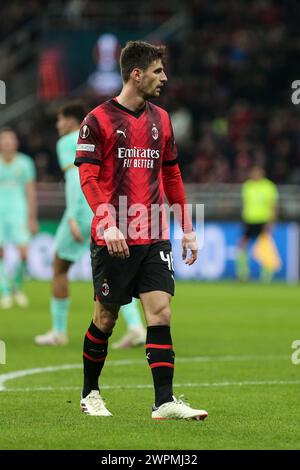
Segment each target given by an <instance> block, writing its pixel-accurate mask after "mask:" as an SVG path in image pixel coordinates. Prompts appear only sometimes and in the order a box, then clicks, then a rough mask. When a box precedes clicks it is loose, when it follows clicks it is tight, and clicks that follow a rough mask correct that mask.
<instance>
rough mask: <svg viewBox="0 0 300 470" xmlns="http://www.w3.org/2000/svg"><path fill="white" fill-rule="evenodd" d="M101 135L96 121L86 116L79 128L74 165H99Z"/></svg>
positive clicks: (94, 117) (90, 116)
mask: <svg viewBox="0 0 300 470" xmlns="http://www.w3.org/2000/svg"><path fill="white" fill-rule="evenodd" d="M102 141H103V135H102V130H101V127H100V124H99V121H98V119H97V118H96V116H95V115H94V114H92V113H90V114H88V115H87V116H86V117H85V118H84V120H83V122H82V123H81V126H80V131H79V137H78V142H77V147H76V158H75V162H74V163H75V165H76V166H79V165H80V164H81V163H93V164H95V165H101V159H102Z"/></svg>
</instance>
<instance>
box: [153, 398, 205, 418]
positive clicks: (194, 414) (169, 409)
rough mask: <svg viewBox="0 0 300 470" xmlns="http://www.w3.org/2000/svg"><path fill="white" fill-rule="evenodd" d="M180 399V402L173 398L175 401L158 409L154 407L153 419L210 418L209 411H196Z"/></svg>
mask: <svg viewBox="0 0 300 470" xmlns="http://www.w3.org/2000/svg"><path fill="white" fill-rule="evenodd" d="M181 398H183V397H182V396H180V397H179V400H176V398H175V397H173V401H170V402H168V403H163V404H162V405H160V406H159V407H158V408H156V407H153V409H152V418H153V419H195V420H198V421H200V420H203V419H205V418H206V417H207V416H208V413H207V411H205V410H194V409H193V408H191V407H190V405H189V404H188V403H186V402H184V401H183V400H182V399H181Z"/></svg>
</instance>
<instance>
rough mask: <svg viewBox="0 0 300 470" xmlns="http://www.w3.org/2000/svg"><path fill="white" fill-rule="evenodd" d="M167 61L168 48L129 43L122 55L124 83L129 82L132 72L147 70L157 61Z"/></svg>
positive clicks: (121, 66)
mask: <svg viewBox="0 0 300 470" xmlns="http://www.w3.org/2000/svg"><path fill="white" fill-rule="evenodd" d="M159 59H160V60H161V61H162V62H163V63H164V62H165V59H166V47H165V46H154V45H153V44H149V43H148V42H144V41H129V42H127V44H126V46H125V47H124V48H123V49H122V51H121V55H120V69H121V74H122V78H123V80H124V82H128V80H129V77H130V74H131V72H132V70H133V69H134V68H135V67H137V68H139V69H141V70H146V69H147V68H148V67H149V65H150V64H151V63H152V62H154V61H155V60H159Z"/></svg>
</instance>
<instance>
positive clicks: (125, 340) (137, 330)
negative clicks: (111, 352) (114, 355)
mask: <svg viewBox="0 0 300 470" xmlns="http://www.w3.org/2000/svg"><path fill="white" fill-rule="evenodd" d="M145 342H146V330H145V328H144V327H143V326H135V327H132V328H128V330H127V332H126V333H125V335H124V336H122V338H121V339H120V340H119V341H117V342H116V343H112V345H111V348H112V349H126V348H132V347H134V346H141V345H144V344H145Z"/></svg>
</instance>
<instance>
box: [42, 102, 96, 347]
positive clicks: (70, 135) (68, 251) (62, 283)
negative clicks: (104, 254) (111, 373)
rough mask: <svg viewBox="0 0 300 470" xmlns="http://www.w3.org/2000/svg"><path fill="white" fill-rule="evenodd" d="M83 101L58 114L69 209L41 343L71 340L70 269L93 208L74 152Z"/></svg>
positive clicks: (77, 256) (60, 235)
mask: <svg viewBox="0 0 300 470" xmlns="http://www.w3.org/2000/svg"><path fill="white" fill-rule="evenodd" d="M85 113H86V111H85V108H84V106H83V105H82V104H81V103H80V102H71V103H68V104H66V105H65V106H63V107H62V108H61V109H60V111H59V113H58V116H57V123H56V127H57V130H58V134H59V136H60V138H59V140H58V141H57V145H56V152H57V156H58V161H59V166H60V168H61V170H62V171H63V172H64V176H65V200H66V209H65V212H64V214H63V217H62V220H61V222H60V224H59V226H58V229H57V232H56V235H55V255H54V273H53V280H52V298H51V301H50V311H51V317H52V328H51V330H50V331H48V332H47V333H45V334H43V335H39V336H36V337H35V342H36V344H38V345H40V346H56V345H63V344H66V343H67V342H68V336H67V325H68V312H69V307H70V298H69V282H68V271H69V269H70V267H71V265H72V264H73V263H75V262H76V261H77V260H78V259H80V257H81V256H82V254H83V251H84V250H85V249H87V247H88V244H89V237H90V224H91V219H92V212H91V209H90V207H89V205H88V204H87V202H86V200H85V197H84V196H83V194H82V191H81V188H80V181H79V175H78V169H77V168H76V167H75V165H74V156H75V153H76V145H77V139H78V133H79V127H80V123H81V121H82V119H83V118H84V116H85Z"/></svg>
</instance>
